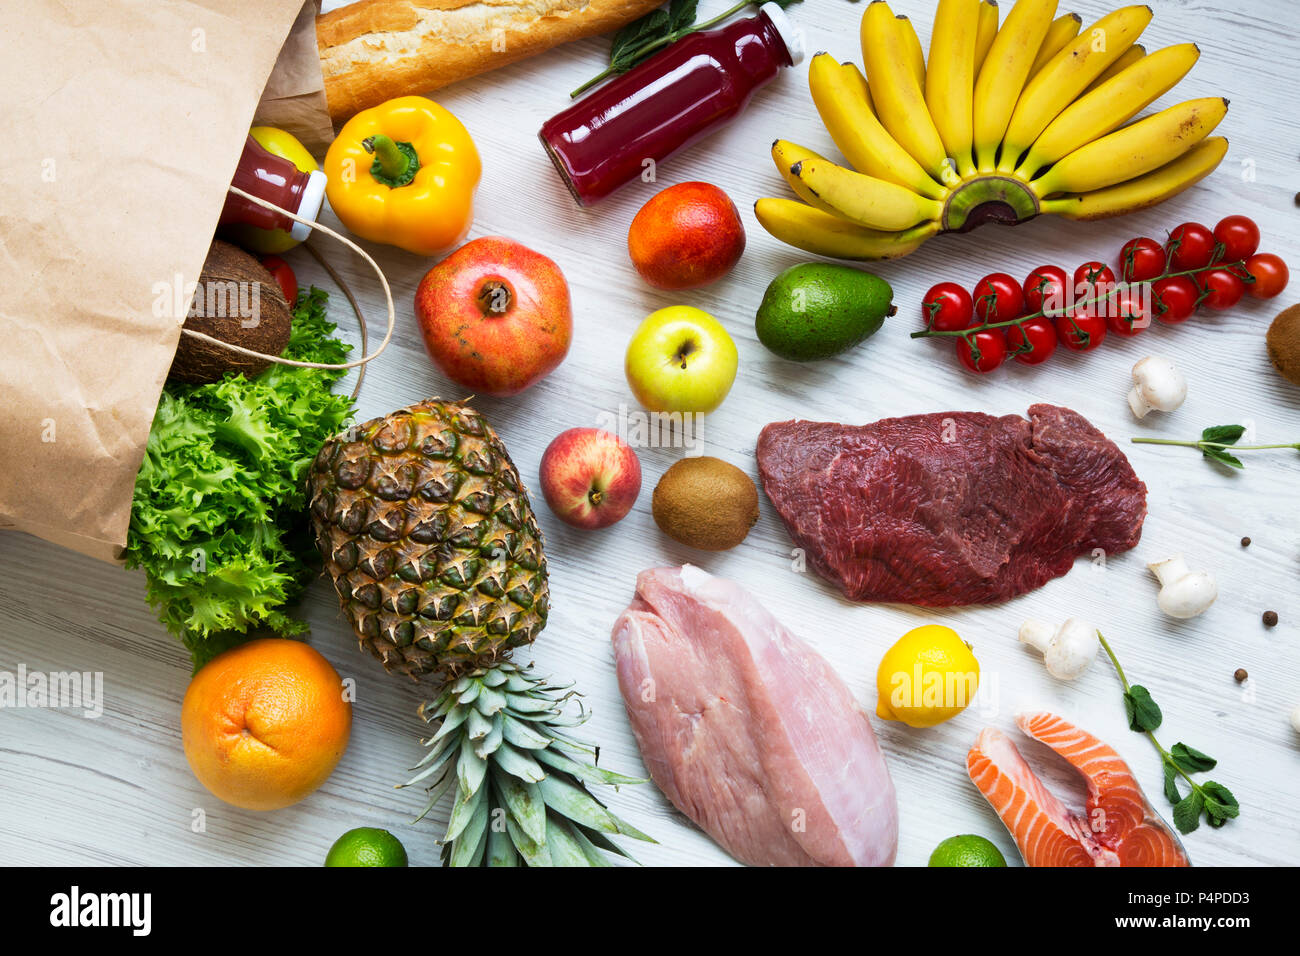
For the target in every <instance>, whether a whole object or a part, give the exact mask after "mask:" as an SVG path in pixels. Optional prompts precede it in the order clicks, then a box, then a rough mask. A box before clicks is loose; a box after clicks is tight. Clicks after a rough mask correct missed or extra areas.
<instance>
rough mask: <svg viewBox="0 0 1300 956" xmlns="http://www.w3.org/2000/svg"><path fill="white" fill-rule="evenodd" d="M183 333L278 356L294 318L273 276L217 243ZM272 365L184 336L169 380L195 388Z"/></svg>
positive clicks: (240, 252)
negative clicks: (186, 330) (198, 333)
mask: <svg viewBox="0 0 1300 956" xmlns="http://www.w3.org/2000/svg"><path fill="white" fill-rule="evenodd" d="M183 327H184V328H186V329H193V330H194V331H196V332H202V333H204V334H205V335H210V336H212V337H213V338H215V339H220V340H221V341H222V342H229V343H230V344H232V345H240V346H243V347H244V348H246V349H252V350H253V351H255V352H261V353H263V354H265V355H279V354H280V353H281V352H283V351H284V349H285V346H286V345H288V344H289V333H290V332H291V331H292V328H293V318H292V316H291V315H290V312H289V303H288V302H287V301H285V298H284V293H283V292H282V291H281V290H280V285H279V283H278V282H276V281H275V278H274V277H273V276H272V275H271V273H270V272H268V271H267V270H266V269H265V268H264V267H263V266H262V264H261V263H260V262H258V261H257V260H256V259H255V258H253V257H252V256H250V255H249V254H248V253H247V252H244V250H242V249H240V248H239V247H238V246H232V245H231V244H230V243H228V242H222V241H221V240H220V239H217V240H214V241H213V243H212V246H211V248H209V249H208V257H207V259H206V260H204V262H203V272H202V274H201V275H200V277H199V284H198V288H197V289H196V290H195V292H194V299H193V301H192V302H191V304H190V311H189V315H187V316H186V318H185V325H184V326H183ZM270 364H271V363H270V362H269V361H267V360H266V359H261V358H253V357H251V356H248V355H243V354H241V353H239V352H233V351H231V350H230V349H226V348H222V347H221V346H220V345H217V344H215V343H213V342H205V341H204V340H202V339H196V338H194V337H193V336H190V335H184V334H182V335H181V340H180V344H179V345H178V346H177V349H176V357H175V358H174V359H173V360H172V367H171V372H170V377H171V378H173V379H176V380H178V381H181V382H189V383H192V384H202V383H206V382H215V381H218V380H219V379H221V378H222V377H223V376H225V375H226V374H227V373H237V372H242V373H243V374H244V375H245V376H246V377H249V378H251V377H252V376H254V375H256V374H258V373H259V372H262V371H264V370H265V369H266V368H267V367H268V366H269V365H270Z"/></svg>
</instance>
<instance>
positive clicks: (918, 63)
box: [894, 13, 925, 93]
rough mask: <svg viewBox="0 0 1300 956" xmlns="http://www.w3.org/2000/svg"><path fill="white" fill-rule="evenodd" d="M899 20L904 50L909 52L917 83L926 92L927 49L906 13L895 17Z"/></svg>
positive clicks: (908, 59) (908, 55)
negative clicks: (923, 47)
mask: <svg viewBox="0 0 1300 956" xmlns="http://www.w3.org/2000/svg"><path fill="white" fill-rule="evenodd" d="M894 19H895V20H897V21H898V35H899V37H900V38H901V39H902V43H903V52H904V53H906V54H907V64H908V66H910V67H911V68H912V74H913V75H914V76H915V77H916V85H917V86H919V87H920V88H921V92H922V93H924V92H925V51H924V50H922V49H921V38H920V37H919V36H917V35H916V27H914V26H912V21H911V20H909V19H908V18H907V16H906V14H902V13H900V14H899V15H898V16H896V17H894Z"/></svg>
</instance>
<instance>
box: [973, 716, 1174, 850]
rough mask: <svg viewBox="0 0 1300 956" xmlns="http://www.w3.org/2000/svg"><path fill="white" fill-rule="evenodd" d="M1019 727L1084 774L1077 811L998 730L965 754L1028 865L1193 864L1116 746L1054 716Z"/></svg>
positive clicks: (1020, 719)
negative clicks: (1080, 808)
mask: <svg viewBox="0 0 1300 956" xmlns="http://www.w3.org/2000/svg"><path fill="white" fill-rule="evenodd" d="M1016 723H1017V724H1018V725H1019V727H1020V729H1021V730H1023V731H1024V732H1025V733H1026V734H1028V735H1029V736H1030V737H1033V738H1034V739H1035V740H1037V741H1039V742H1040V743H1043V744H1046V745H1047V746H1048V747H1050V748H1051V749H1052V750H1054V751H1056V752H1057V753H1058V754H1060V755H1061V756H1062V757H1064V758H1065V760H1066V761H1067V762H1068V763H1069V764H1070V766H1072V767H1074V769H1075V770H1077V771H1079V773H1081V774H1082V775H1083V777H1084V780H1085V781H1086V782H1087V786H1088V796H1087V801H1086V806H1085V812H1084V813H1079V812H1077V811H1074V810H1071V809H1070V808H1069V807H1067V806H1066V805H1065V804H1063V803H1062V802H1061V801H1060V800H1059V799H1057V798H1056V796H1054V795H1053V794H1052V792H1051V791H1050V790H1048V789H1047V787H1046V786H1044V785H1043V782H1042V781H1041V780H1039V779H1038V777H1037V776H1036V775H1035V774H1034V772H1033V770H1031V769H1030V768H1029V764H1027V763H1026V762H1025V758H1024V757H1022V756H1021V755H1020V751H1019V750H1017V749H1016V745H1015V744H1013V743H1012V742H1011V741H1010V740H1009V739H1008V738H1007V736H1006V735H1005V734H1004V733H1002V732H1001V731H1000V730H996V729H994V728H992V727H986V728H985V729H984V730H982V731H981V732H980V735H979V737H978V738H977V739H976V741H975V746H974V747H972V748H971V750H970V753H968V754H967V755H966V770H967V772H968V773H969V774H970V778H971V781H972V782H973V783H974V784H975V786H976V787H978V788H979V791H980V793H982V794H984V799H986V800H988V802H989V805H990V806H992V807H993V809H994V811H995V812H996V813H997V815H998V816H999V817H1000V818H1001V819H1002V822H1003V824H1004V825H1005V826H1006V828H1007V830H1008V832H1010V834H1011V836H1012V838H1013V839H1014V840H1015V841H1016V846H1017V847H1018V848H1019V849H1020V855H1021V856H1022V857H1023V858H1024V860H1025V865H1026V866H1191V862H1190V861H1189V860H1188V859H1187V852H1186V851H1185V850H1184V849H1183V845H1182V843H1181V842H1180V841H1179V839H1178V836H1177V835H1176V834H1175V833H1174V831H1173V830H1171V829H1170V828H1169V826H1168V824H1166V823H1165V821H1164V820H1162V819H1161V818H1160V815H1159V814H1158V813H1156V811H1155V809H1154V808H1153V807H1152V806H1151V804H1150V802H1149V801H1148V800H1147V798H1146V795H1145V794H1144V793H1143V792H1142V788H1141V787H1140V786H1138V782H1137V780H1136V778H1134V776H1133V771H1131V770H1130V769H1129V767H1128V764H1126V763H1125V762H1124V760H1123V759H1122V758H1121V757H1120V755H1119V754H1117V753H1116V752H1115V750H1114V748H1113V747H1111V746H1109V745H1108V744H1106V743H1104V742H1103V741H1101V740H1098V739H1097V738H1096V737H1094V736H1093V735H1092V734H1090V733H1088V732H1087V731H1086V730H1081V729H1080V728H1078V727H1076V726H1074V724H1072V723H1070V722H1069V721H1068V720H1065V719H1064V718H1062V717H1058V716H1056V715H1055V714H1049V713H1033V714H1018V715H1017V716H1016Z"/></svg>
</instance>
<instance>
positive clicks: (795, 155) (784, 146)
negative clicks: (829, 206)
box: [772, 139, 826, 202]
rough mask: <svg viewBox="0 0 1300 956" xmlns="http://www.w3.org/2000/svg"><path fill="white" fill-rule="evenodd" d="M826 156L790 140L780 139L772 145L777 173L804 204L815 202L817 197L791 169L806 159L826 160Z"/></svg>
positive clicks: (773, 160)
mask: <svg viewBox="0 0 1300 956" xmlns="http://www.w3.org/2000/svg"><path fill="white" fill-rule="evenodd" d="M825 158H826V157H825V156H822V155H820V154H819V153H815V152H813V151H812V150H811V149H808V148H807V147H805V146H800V145H799V144H798V143H792V142H790V141H789V140H788V139H778V140H776V141H775V142H773V143H772V162H774V163H775V164H776V171H777V172H779V173H780V174H781V178H782V179H784V180H785V182H786V185H787V186H789V187H790V188H791V189H793V190H794V194H795V195H796V196H798V197H799V198H800V199H802V200H803V201H804V202H815V201H816V197H815V196H813V195H812V194H811V193H809V191H808V187H807V186H805V185H804V184H803V182H802V181H801V180H800V179H799V177H798V176H796V175H794V174H793V173H791V172H790V167H791V166H793V165H794V164H795V163H799V162H802V161H803V160H805V159H823V160H824V159H825Z"/></svg>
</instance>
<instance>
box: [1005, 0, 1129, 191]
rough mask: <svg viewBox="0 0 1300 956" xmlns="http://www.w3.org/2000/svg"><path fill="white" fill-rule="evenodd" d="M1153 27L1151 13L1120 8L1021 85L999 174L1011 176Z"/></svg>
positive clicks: (1090, 28) (1008, 125) (1083, 34)
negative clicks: (1035, 145) (1040, 138)
mask: <svg viewBox="0 0 1300 956" xmlns="http://www.w3.org/2000/svg"><path fill="white" fill-rule="evenodd" d="M1150 22H1151V8H1150V7H1146V6H1140V5H1135V6H1130V7H1122V8H1120V9H1119V10H1116V11H1114V12H1113V13H1108V14H1106V16H1104V17H1102V18H1101V19H1100V20H1098V21H1097V22H1096V23H1094V24H1093V25H1092V26H1090V27H1089V28H1088V29H1086V30H1084V31H1083V33H1082V34H1080V35H1079V36H1078V38H1076V39H1075V41H1074V42H1073V43H1067V44H1066V45H1065V47H1063V48H1062V49H1061V51H1060V52H1059V53H1057V54H1056V56H1054V57H1052V59H1050V60H1049V61H1048V62H1047V65H1046V66H1044V67H1043V68H1042V70H1040V71H1039V73H1038V75H1037V76H1035V77H1034V78H1033V79H1032V80H1030V81H1029V82H1028V83H1026V84H1025V88H1024V91H1023V92H1022V93H1021V94H1020V99H1019V100H1018V101H1017V103H1016V108H1015V110H1014V111H1013V112H1012V114H1011V121H1010V122H1009V123H1008V124H1007V129H1006V134H1005V136H1003V139H1002V153H1001V157H1000V159H999V160H998V166H997V169H998V172H1003V173H1010V172H1012V171H1013V170H1014V169H1015V168H1016V167H1017V166H1019V165H1020V156H1021V154H1022V153H1024V151H1025V150H1026V149H1028V148H1029V147H1030V145H1032V144H1033V142H1034V140H1036V139H1038V134H1039V133H1041V132H1042V131H1043V130H1044V129H1046V128H1047V124H1048V123H1050V122H1051V121H1052V120H1054V119H1056V117H1057V115H1058V114H1059V113H1060V112H1061V110H1063V109H1065V108H1066V107H1067V106H1069V105H1070V104H1071V103H1073V102H1074V101H1075V99H1077V98H1078V96H1079V94H1080V93H1082V92H1083V90H1084V87H1086V86H1087V85H1088V84H1089V83H1091V82H1092V81H1093V80H1095V79H1096V78H1097V77H1098V76H1100V75H1101V72H1102V70H1104V69H1106V67H1108V66H1110V65H1111V64H1112V63H1114V62H1115V61H1116V60H1118V59H1119V58H1120V56H1121V54H1123V52H1124V51H1125V50H1127V49H1128V48H1129V47H1131V46H1132V45H1133V44H1134V43H1135V42H1136V41H1137V38H1138V37H1139V36H1141V34H1142V31H1143V30H1145V29H1146V25H1147V24H1148V23H1150Z"/></svg>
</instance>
